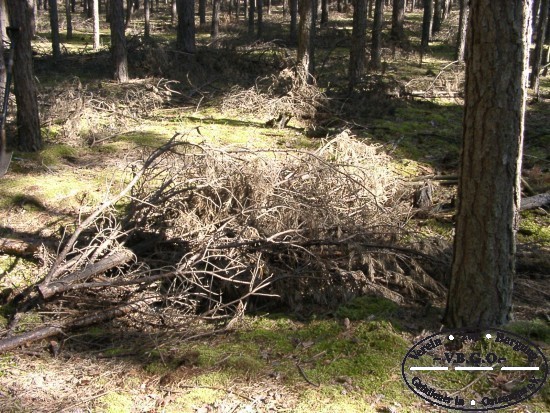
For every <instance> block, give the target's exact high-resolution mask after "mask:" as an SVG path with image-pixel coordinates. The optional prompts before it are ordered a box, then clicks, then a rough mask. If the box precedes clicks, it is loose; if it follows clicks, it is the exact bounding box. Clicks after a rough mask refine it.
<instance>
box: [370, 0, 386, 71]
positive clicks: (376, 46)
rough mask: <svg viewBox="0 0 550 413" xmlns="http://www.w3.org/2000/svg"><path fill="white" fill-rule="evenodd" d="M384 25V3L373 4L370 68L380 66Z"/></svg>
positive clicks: (378, 67)
mask: <svg viewBox="0 0 550 413" xmlns="http://www.w3.org/2000/svg"><path fill="white" fill-rule="evenodd" d="M383 23H384V1H383V0H375V2H374V22H373V24H372V44H371V51H370V64H369V66H370V68H371V69H372V70H378V69H380V66H381V65H382V24H383Z"/></svg>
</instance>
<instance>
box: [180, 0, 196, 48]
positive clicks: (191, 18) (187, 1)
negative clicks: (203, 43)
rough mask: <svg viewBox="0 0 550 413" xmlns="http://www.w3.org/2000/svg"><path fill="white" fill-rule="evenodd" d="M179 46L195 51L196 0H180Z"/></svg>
mask: <svg viewBox="0 0 550 413" xmlns="http://www.w3.org/2000/svg"><path fill="white" fill-rule="evenodd" d="M177 44H178V48H179V49H180V50H181V51H183V52H186V53H195V51H196V45H195V0H178V33H177Z"/></svg>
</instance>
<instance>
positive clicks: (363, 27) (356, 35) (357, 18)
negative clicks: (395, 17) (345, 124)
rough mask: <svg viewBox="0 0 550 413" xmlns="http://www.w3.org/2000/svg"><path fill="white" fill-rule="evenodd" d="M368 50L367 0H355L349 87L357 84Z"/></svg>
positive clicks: (363, 68)
mask: <svg viewBox="0 0 550 413" xmlns="http://www.w3.org/2000/svg"><path fill="white" fill-rule="evenodd" d="M366 52H367V0H355V2H354V7H353V30H352V32H351V48H350V53H349V88H350V89H353V87H354V86H355V85H356V84H357V81H358V80H359V79H360V78H361V76H362V75H363V72H364V70H365V59H366Z"/></svg>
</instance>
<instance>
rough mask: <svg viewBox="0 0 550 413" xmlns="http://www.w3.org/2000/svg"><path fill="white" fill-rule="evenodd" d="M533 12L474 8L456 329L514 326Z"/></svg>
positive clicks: (456, 261) (487, 2) (451, 322)
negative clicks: (521, 180) (521, 172)
mask: <svg viewBox="0 0 550 413" xmlns="http://www.w3.org/2000/svg"><path fill="white" fill-rule="evenodd" d="M528 5H529V2H526V1H524V0H507V1H505V2H495V1H494V0H476V1H472V2H471V3H470V18H469V28H468V40H467V42H468V45H467V47H468V53H467V57H466V90H465V110H464V121H463V144H462V145H463V146H462V152H461V169H460V178H459V187H458V191H459V192H458V213H457V221H456V235H455V242H454V256H453V264H452V277H451V285H450V289H449V294H448V302H447V311H446V315H445V319H444V320H445V323H446V324H447V325H448V326H449V327H452V328H457V327H479V328H483V327H489V326H495V325H502V324H505V323H507V322H508V321H509V319H510V310H511V305H512V286H513V278H514V272H515V253H516V245H515V234H516V229H517V226H518V218H519V217H518V210H519V207H520V193H521V188H520V171H521V153H522V142H523V131H524V112H525V100H526V78H527V76H526V74H527V60H528V50H529V48H528V42H529V40H528V31H529V30H528V21H529V20H528V16H529V9H528ZM510 62H514V64H510Z"/></svg>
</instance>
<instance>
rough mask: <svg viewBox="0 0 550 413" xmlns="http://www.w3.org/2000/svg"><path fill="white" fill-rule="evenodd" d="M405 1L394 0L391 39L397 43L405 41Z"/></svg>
mask: <svg viewBox="0 0 550 413" xmlns="http://www.w3.org/2000/svg"><path fill="white" fill-rule="evenodd" d="M404 23H405V0H393V10H392V20H391V34H390V36H391V39H392V40H394V41H396V42H402V41H403V40H405V31H404V29H403V24H404Z"/></svg>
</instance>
